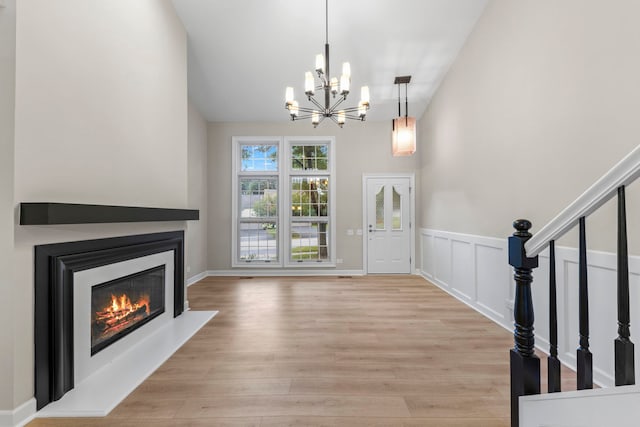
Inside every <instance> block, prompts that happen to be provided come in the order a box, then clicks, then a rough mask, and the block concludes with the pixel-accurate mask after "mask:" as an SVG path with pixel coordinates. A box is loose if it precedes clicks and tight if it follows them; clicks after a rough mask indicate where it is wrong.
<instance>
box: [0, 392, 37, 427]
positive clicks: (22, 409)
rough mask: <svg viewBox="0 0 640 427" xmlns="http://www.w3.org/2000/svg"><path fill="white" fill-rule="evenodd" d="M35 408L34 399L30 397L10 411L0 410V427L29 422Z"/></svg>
mask: <svg viewBox="0 0 640 427" xmlns="http://www.w3.org/2000/svg"><path fill="white" fill-rule="evenodd" d="M36 408H37V403H36V399H35V398H33V397H32V398H31V399H29V400H27V401H26V402H24V403H23V404H22V405H20V406H18V407H17V408H15V409H14V410H12V411H0V427H18V426H23V425H25V424H27V423H29V422H31V420H33V418H35V414H36Z"/></svg>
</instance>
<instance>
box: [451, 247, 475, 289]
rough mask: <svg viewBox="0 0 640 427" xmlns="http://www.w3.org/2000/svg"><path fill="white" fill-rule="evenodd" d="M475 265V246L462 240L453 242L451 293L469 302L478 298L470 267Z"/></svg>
mask: <svg viewBox="0 0 640 427" xmlns="http://www.w3.org/2000/svg"><path fill="white" fill-rule="evenodd" d="M473 264H474V260H473V245H472V244H471V243H469V242H464V241H461V240H455V239H452V240H451V267H452V268H451V291H452V292H456V293H458V296H459V297H461V298H462V299H464V300H467V301H473V300H475V298H476V290H475V277H473V271H472V270H471V269H470V268H469V267H468V266H470V265H473Z"/></svg>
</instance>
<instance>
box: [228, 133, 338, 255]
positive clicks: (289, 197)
mask: <svg viewBox="0 0 640 427" xmlns="http://www.w3.org/2000/svg"><path fill="white" fill-rule="evenodd" d="M232 151H233V166H234V167H233V217H234V218H235V221H236V226H235V228H234V230H235V231H234V233H233V245H232V247H233V254H232V260H233V262H232V265H233V266H234V267H247V266H249V267H256V266H257V267H283V266H288V267H304V266H313V267H317V266H319V265H322V266H333V265H334V264H335V254H334V252H335V249H334V248H335V245H334V242H333V240H334V236H335V225H334V221H333V218H334V216H335V215H334V211H335V206H334V204H335V203H334V197H333V194H334V192H333V186H334V171H335V164H334V160H333V157H334V153H333V138H329V137H305V138H259V137H234V138H233V150H232Z"/></svg>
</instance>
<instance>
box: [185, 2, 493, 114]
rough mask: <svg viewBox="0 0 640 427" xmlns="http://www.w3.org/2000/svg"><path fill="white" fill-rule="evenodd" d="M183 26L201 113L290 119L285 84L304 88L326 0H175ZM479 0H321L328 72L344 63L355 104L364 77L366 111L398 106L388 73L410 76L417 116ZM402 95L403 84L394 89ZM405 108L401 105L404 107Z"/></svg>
mask: <svg viewBox="0 0 640 427" xmlns="http://www.w3.org/2000/svg"><path fill="white" fill-rule="evenodd" d="M173 3H174V5H175V8H176V11H177V13H178V15H179V17H180V19H181V20H182V22H183V23H184V26H185V28H186V30H187V34H188V67H189V72H188V77H189V97H190V99H191V101H192V102H193V103H194V104H195V105H196V106H197V108H198V109H199V110H200V111H201V112H202V114H203V115H204V116H205V118H206V119H207V120H209V121H236V122H237V121H268V122H278V121H286V120H288V114H287V111H286V110H285V108H284V92H285V88H286V87H287V86H293V87H294V89H295V91H296V99H298V100H300V101H301V104H302V103H303V99H302V98H303V97H301V96H300V95H302V94H303V91H304V72H305V71H312V69H313V68H314V64H315V55H316V54H318V53H323V50H324V43H325V1H324V0H230V1H223V0H173ZM485 4H486V0H329V44H330V47H331V51H330V58H331V70H332V73H331V74H332V75H333V76H337V77H339V72H340V69H341V68H340V65H341V64H342V62H345V61H348V62H350V63H351V72H352V88H353V89H352V94H351V95H350V97H349V99H348V101H349V102H348V104H347V105H349V106H350V105H355V104H357V102H358V99H359V88H360V86H363V85H368V86H369V88H370V91H371V110H370V111H369V114H368V116H367V120H390V119H392V118H393V117H394V116H396V115H397V112H398V87H397V86H396V85H394V83H393V81H394V78H395V77H396V76H402V75H411V76H412V79H411V83H410V84H409V88H408V89H409V91H408V96H409V112H410V114H411V115H413V116H416V117H420V116H421V115H422V114H423V113H424V110H425V109H426V107H427V105H428V103H429V101H430V99H431V98H432V96H433V94H434V92H435V91H436V89H437V87H438V85H439V84H440V82H441V81H442V79H443V77H444V75H445V74H446V72H447V70H448V69H449V67H450V66H451V64H452V62H453V61H454V59H455V58H456V56H457V55H458V53H459V51H460V49H461V48H462V46H463V45H464V43H465V41H466V39H467V37H468V35H469V34H470V32H471V31H472V30H473V27H474V25H475V23H476V21H477V19H478V18H479V16H480V15H481V13H482V11H483V9H484V7H485ZM402 99H403V102H404V90H403V91H402ZM403 114H404V107H403Z"/></svg>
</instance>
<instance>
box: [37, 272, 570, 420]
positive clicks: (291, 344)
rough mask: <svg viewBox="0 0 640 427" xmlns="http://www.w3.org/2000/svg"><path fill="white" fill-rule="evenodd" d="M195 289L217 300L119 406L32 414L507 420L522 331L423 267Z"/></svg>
mask: <svg viewBox="0 0 640 427" xmlns="http://www.w3.org/2000/svg"><path fill="white" fill-rule="evenodd" d="M188 297H189V303H190V305H191V309H192V310H219V311H220V313H219V314H218V315H217V316H216V317H214V318H213V320H212V321H211V322H209V324H208V325H206V326H205V327H204V328H203V329H202V330H201V331H200V332H199V333H198V334H197V335H196V336H195V337H194V338H192V339H191V340H190V341H189V342H188V343H187V344H186V345H185V346H184V347H183V348H182V349H180V350H179V351H178V352H177V353H176V354H175V355H174V356H173V357H171V359H169V360H168V361H167V362H166V363H165V364H164V365H163V366H162V367H161V368H160V369H158V371H156V372H155V373H154V374H153V375H152V376H151V377H149V379H147V381H145V382H144V383H143V384H141V385H140V387H138V388H137V389H136V390H135V391H134V392H133V393H132V394H131V395H130V396H129V397H128V398H127V399H125V400H124V401H123V402H122V403H121V404H120V405H119V406H118V407H117V408H116V409H115V410H114V411H113V412H112V413H111V414H109V416H107V417H105V418H98V419H97V418H84V419H79V418H75V419H36V420H34V421H33V422H32V423H30V424H29V426H89V427H92V426H119V427H129V426H131V427H133V426H136V427H140V426H157V427H165V426H194V427H196V426H198V427H200V426H202V427H204V426H264V427H266V426H356V427H357V426H378V427H380V426H422V427H436V426H437V427H454V426H455V427H461V426H476V427H500V426H508V425H509V422H508V417H509V358H508V353H509V348H511V347H512V346H513V338H512V335H511V334H510V333H509V332H508V331H506V330H504V329H503V328H501V327H499V326H497V325H495V324H494V323H493V322H491V321H489V320H487V319H486V318H484V317H483V316H482V315H480V314H478V313H476V312H475V311H473V310H472V309H470V308H468V307H467V306H465V305H464V304H462V303H460V302H459V301H457V300H455V299H454V298H452V297H450V296H449V295H447V294H446V293H445V292H443V291H441V290H440V289H438V288H437V287H435V286H434V285H432V284H430V283H429V282H426V281H425V280H424V279H422V278H420V277H417V276H365V277H353V278H319V277H315V278H281V277H278V278H226V277H225V278H207V279H204V280H202V281H201V282H199V283H198V284H196V285H193V286H191V287H190V288H189V290H188ZM149 351H153V349H149ZM541 365H542V366H543V368H544V367H545V366H546V362H545V361H544V360H543V361H542V363H541ZM563 376H564V379H565V388H564V389H565V390H568V389H570V388H573V389H575V378H572V374H571V373H570V372H569V371H565V372H563ZM543 378H546V371H544V369H543ZM114 381H117V379H116V378H114ZM571 381H573V385H570V384H569V382H571Z"/></svg>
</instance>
